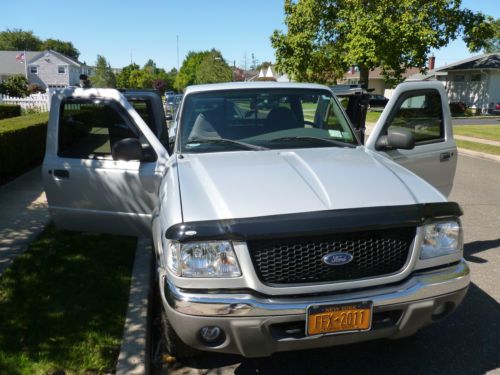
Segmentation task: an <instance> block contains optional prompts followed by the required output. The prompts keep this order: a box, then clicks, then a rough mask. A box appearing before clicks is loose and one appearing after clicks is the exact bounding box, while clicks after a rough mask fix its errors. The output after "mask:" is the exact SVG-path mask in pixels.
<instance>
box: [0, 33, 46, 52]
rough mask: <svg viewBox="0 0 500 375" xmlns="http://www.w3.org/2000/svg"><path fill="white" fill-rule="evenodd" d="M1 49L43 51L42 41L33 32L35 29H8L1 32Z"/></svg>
mask: <svg viewBox="0 0 500 375" xmlns="http://www.w3.org/2000/svg"><path fill="white" fill-rule="evenodd" d="M0 50H6V51H41V50H42V41H41V40H40V38H38V37H37V36H35V35H34V34H33V31H24V30H21V29H12V30H11V29H7V30H5V31H2V32H0Z"/></svg>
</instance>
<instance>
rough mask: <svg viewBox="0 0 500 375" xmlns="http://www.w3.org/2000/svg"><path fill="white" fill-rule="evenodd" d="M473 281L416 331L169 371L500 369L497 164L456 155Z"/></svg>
mask: <svg viewBox="0 0 500 375" xmlns="http://www.w3.org/2000/svg"><path fill="white" fill-rule="evenodd" d="M451 199H452V200H456V201H458V202H459V203H460V204H461V205H462V207H463V209H464V211H465V216H464V218H463V224H464V227H465V241H466V245H465V257H466V259H467V260H468V262H469V264H470V266H471V268H472V281H473V282H472V285H471V287H470V289H469V292H468V294H467V296H466V298H465V301H464V303H463V304H462V305H461V306H460V307H459V308H458V310H457V311H456V312H455V314H454V315H452V316H451V317H449V318H448V319H445V320H444V321H442V322H440V323H438V324H435V325H433V326H430V327H427V328H424V329H423V330H421V331H420V332H419V333H418V334H417V335H416V336H414V337H411V338H407V339H403V340H398V341H389V340H380V341H374V342H369V343H364V344H355V345H349V346H343V347H332V348H328V349H321V350H309V351H299V352H289V353H278V354H275V355H273V356H272V357H270V358H262V359H244V358H242V357H238V356H226V355H214V354H207V355H205V356H204V357H203V358H201V360H198V361H197V362H194V363H189V364H177V366H176V368H175V369H171V370H167V372H166V373H170V374H233V373H235V374H311V375H313V374H343V373H348V374H360V373H361V374H388V373H397V374H483V373H485V372H490V371H491V372H492V373H496V374H500V305H499V302H500V163H495V162H491V161H487V160H480V159H473V158H470V157H466V156H461V157H459V164H458V169H457V175H456V179H455V188H454V190H453V191H452V194H451Z"/></svg>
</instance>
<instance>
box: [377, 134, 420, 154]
mask: <svg viewBox="0 0 500 375" xmlns="http://www.w3.org/2000/svg"><path fill="white" fill-rule="evenodd" d="M413 148H415V137H414V136H413V133H412V132H410V131H409V130H407V129H403V128H398V129H389V131H388V133H387V135H383V136H381V137H379V139H378V140H377V143H376V145H375V149H376V150H378V151H384V150H394V149H400V150H412V149H413Z"/></svg>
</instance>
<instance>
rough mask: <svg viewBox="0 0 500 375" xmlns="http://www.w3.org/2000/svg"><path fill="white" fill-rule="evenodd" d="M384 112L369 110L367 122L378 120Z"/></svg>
mask: <svg viewBox="0 0 500 375" xmlns="http://www.w3.org/2000/svg"><path fill="white" fill-rule="evenodd" d="M381 114H382V112H372V111H368V112H367V113H366V122H377V121H378V119H379V117H380V115H381Z"/></svg>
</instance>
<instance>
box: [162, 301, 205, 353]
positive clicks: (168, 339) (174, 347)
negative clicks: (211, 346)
mask: <svg viewBox="0 0 500 375" xmlns="http://www.w3.org/2000/svg"><path fill="white" fill-rule="evenodd" d="M161 322H162V328H163V335H164V337H165V349H166V350H167V352H168V354H170V355H171V356H172V357H175V358H177V359H179V360H182V359H192V358H195V357H199V356H200V355H201V352H200V351H199V350H196V349H194V348H192V347H190V346H188V345H186V344H184V342H183V341H182V340H181V339H180V337H179V336H178V335H177V333H176V332H175V331H174V329H173V328H172V325H171V324H170V322H169V321H168V318H167V314H166V313H165V310H164V309H163V307H162V309H161Z"/></svg>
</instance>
